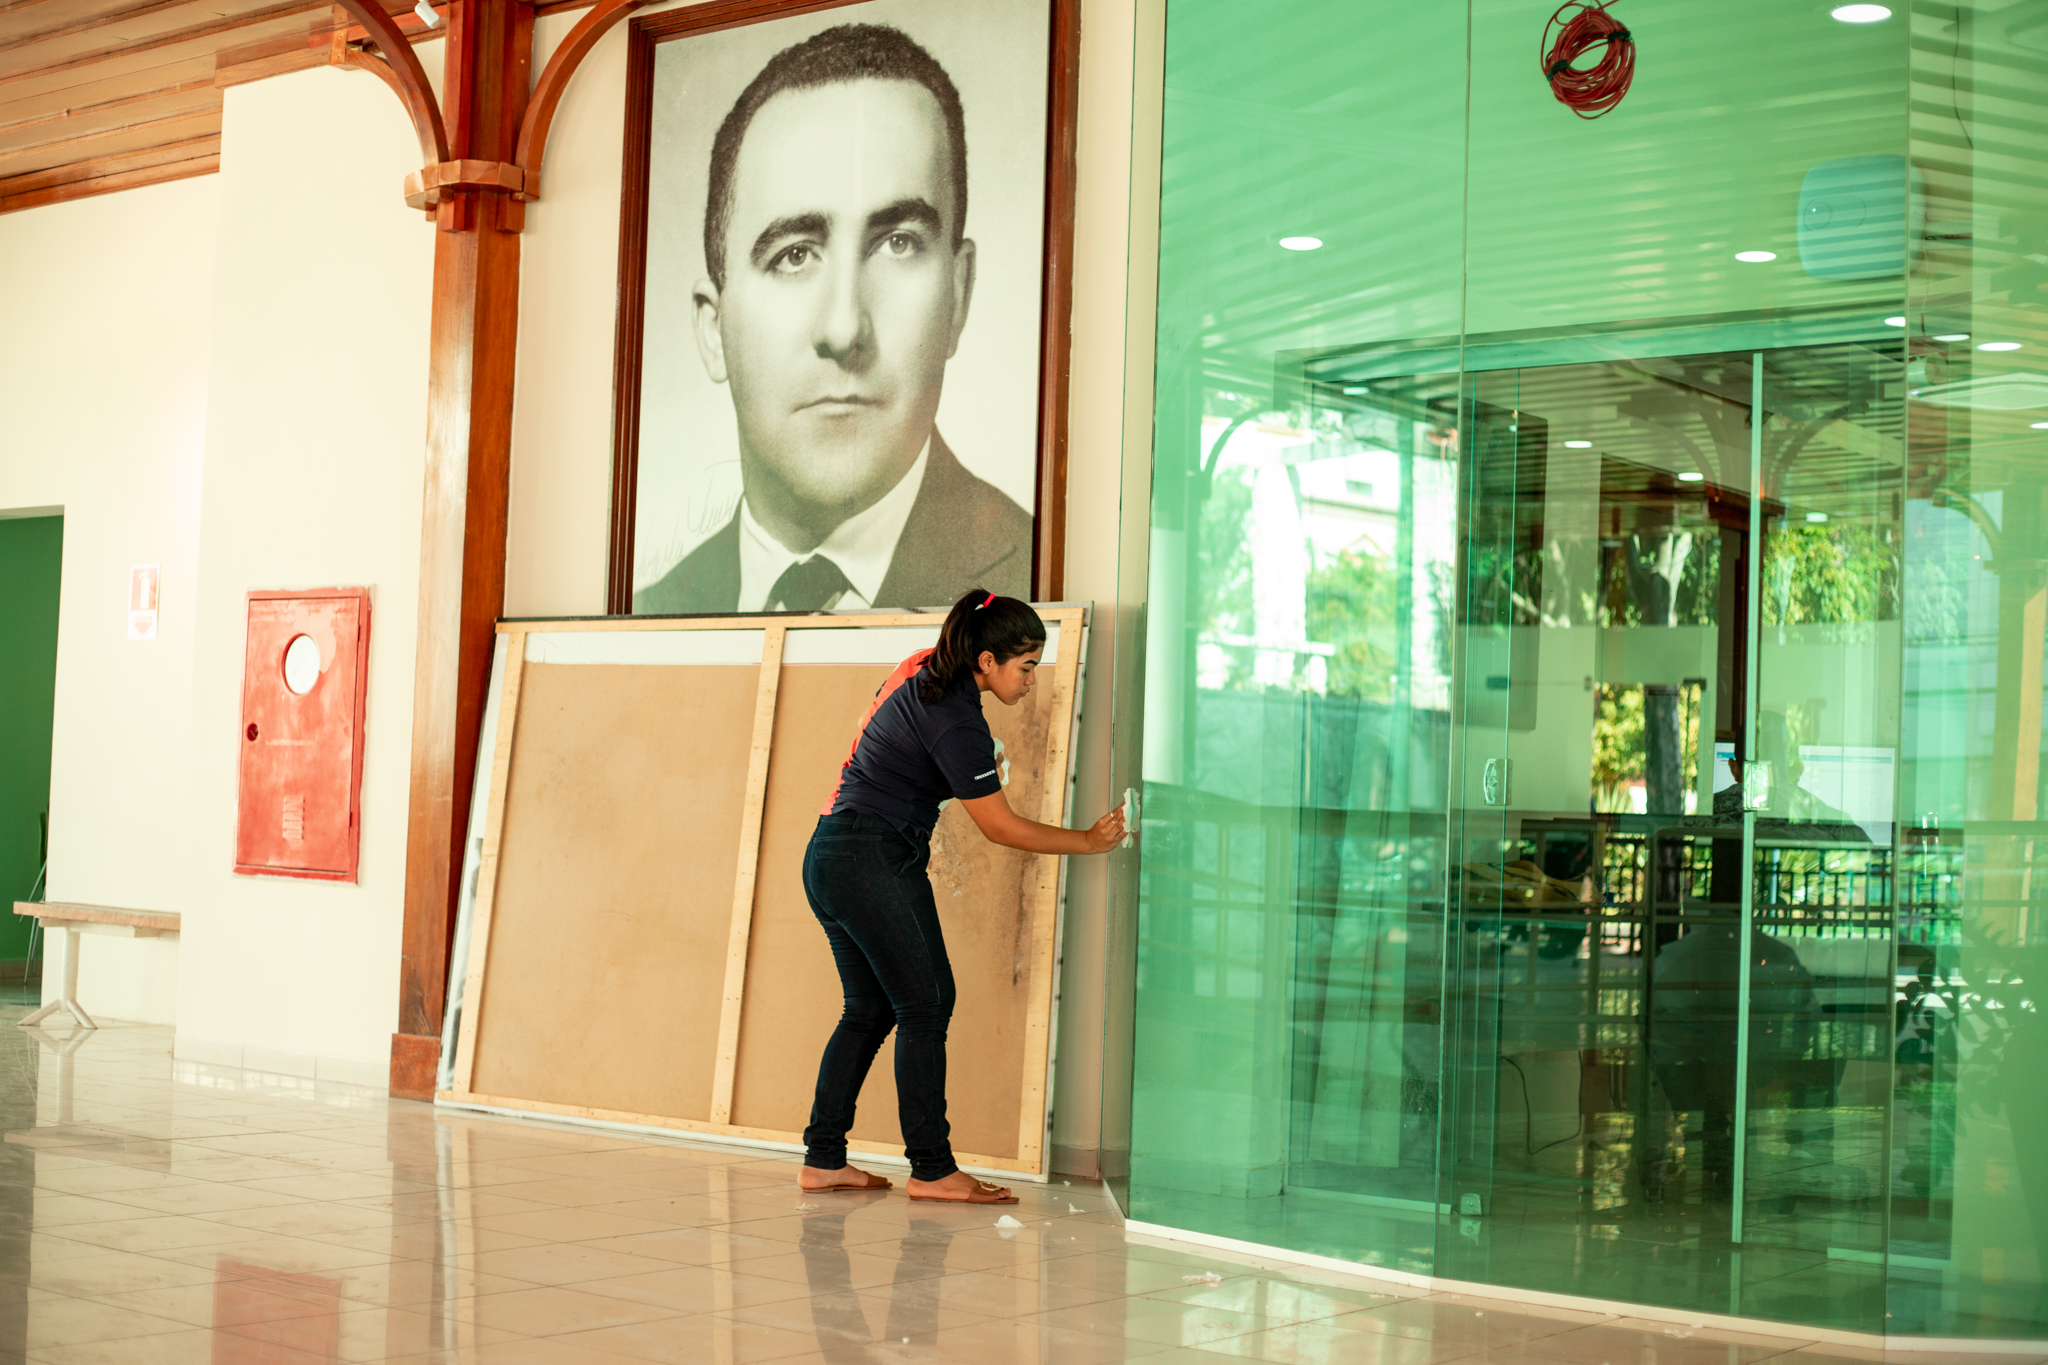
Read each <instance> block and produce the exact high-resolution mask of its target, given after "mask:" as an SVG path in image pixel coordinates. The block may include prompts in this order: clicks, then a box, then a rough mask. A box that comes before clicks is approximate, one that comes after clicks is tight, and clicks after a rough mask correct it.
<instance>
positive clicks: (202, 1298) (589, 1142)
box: [0, 1001, 2048, 1365]
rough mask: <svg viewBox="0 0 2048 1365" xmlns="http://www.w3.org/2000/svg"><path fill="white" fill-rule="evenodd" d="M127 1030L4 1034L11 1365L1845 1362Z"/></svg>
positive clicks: (1073, 1208) (1087, 1198) (1080, 1203)
mask: <svg viewBox="0 0 2048 1365" xmlns="http://www.w3.org/2000/svg"><path fill="white" fill-rule="evenodd" d="M28 1008H29V1003H28V1002H27V1001H21V1002H15V1003H11V1004H5V1005H0V1010H6V1011H12V1013H11V1014H9V1015H8V1016H7V1017H9V1018H19V1017H20V1016H21V1015H22V1014H25V1013H26V1012H27V1010H28ZM102 1023H103V1024H104V1025H105V1026H104V1027H102V1028H100V1029H99V1030H97V1031H94V1032H90V1033H87V1032H84V1031H79V1032H72V1031H70V1030H67V1029H65V1028H62V1027H59V1028H55V1029H51V1030H48V1031H43V1030H26V1029H20V1028H12V1027H9V1028H0V1133H4V1141H0V1188H4V1190H5V1196H4V1202H0V1365H4V1362H11V1361H33V1362H40V1363H41V1365H92V1363H94V1362H119V1363H120V1365H129V1363H130V1362H134V1363H135V1365H156V1363H157V1362H163V1363H165V1365H184V1363H185V1362H194V1363H195V1365H196V1363H199V1362H204V1363H205V1365H257V1362H261V1363H262V1365H329V1363H333V1362H348V1363H349V1365H354V1363H355V1362H375V1361H394V1362H408V1365H413V1363H417V1365H429V1363H430V1362H432V1363H438V1362H504V1365H512V1363H513V1362H518V1363H519V1365H554V1363H555V1362H560V1363H561V1365H570V1363H572V1362H573V1363H574V1365H607V1362H617V1361H643V1362H668V1363H673V1365H683V1363H684V1362H689V1365H700V1363H703V1365H751V1363H752V1362H768V1361H787V1362H791V1363H792V1365H802V1363H803V1362H819V1363H820V1365H854V1363H859V1365H866V1362H893V1361H932V1362H938V1361H953V1362H962V1363H963V1365H1007V1363H1008V1362H1036V1363H1037V1365H1092V1363H1093V1362H1110V1361H1121V1360H1148V1361H1152V1362H1154V1365H1201V1363H1202V1362H1211V1363H1212V1365H1220V1362H1222V1361H1225V1360H1247V1359H1249V1360H1265V1361H1299V1362H1328V1363H1331V1365H1334V1363H1335V1362H1347V1363H1348V1362H1353V1361H1360V1362H1376V1363H1379V1365H1395V1363H1396V1362H1400V1363H1401V1365H1437V1362H1448V1361H1454V1360H1456V1361H1464V1360H1485V1361H1487V1362H1489V1363H1490V1365H1509V1363H1510V1362H1514V1365H1524V1363H1525V1362H1535V1361H1538V1360H1547V1361H1552V1362H1563V1363H1568V1362H1573V1361H1588V1362H1591V1361H1599V1360H1616V1361H1619V1360H1621V1359H1623V1358H1626V1359H1628V1360H1630V1361H1632V1362H1640V1363H1641V1365H1676V1363H1677V1362H1686V1363H1687V1365H1689V1363H1690V1362H1693V1361H1706V1360H1708V1359H1710V1358H1711V1359H1712V1360H1715V1361H1723V1360H1726V1361H1735V1360H1740V1361H1743V1362H1745V1365H1747V1362H1753V1361H1760V1360H1767V1359H1778V1358H1780V1357H1782V1358H1783V1359H1784V1361H1785V1362H1797V1365H1820V1362H1821V1361H1822V1360H1824V1359H1826V1356H1825V1355H1823V1354H1816V1353H1815V1351H1816V1350H1817V1349H1818V1348H1812V1344H1811V1343H1809V1342H1805V1341H1801V1340H1789V1339H1780V1338H1773V1337H1769V1336H1763V1335H1757V1334H1752V1333H1744V1334H1736V1335H1735V1336H1732V1337H1730V1336H1727V1334H1718V1335H1717V1334H1716V1333H1715V1332H1714V1331H1713V1330H1712V1329H1710V1328H1709V1329H1694V1328H1691V1327H1689V1326H1688V1327H1685V1328H1683V1329H1676V1328H1671V1327H1670V1325H1669V1324H1657V1323H1634V1322H1630V1321H1628V1320H1625V1319H1617V1318H1614V1317H1612V1316H1610V1315H1604V1314H1599V1313H1590V1312H1565V1311H1561V1310H1550V1309H1543V1308H1536V1307H1530V1306H1527V1305H1517V1304H1509V1303H1486V1302H1484V1301H1480V1300H1474V1299H1471V1298H1469V1297H1467V1298H1464V1299H1459V1298H1457V1297H1456V1296H1453V1295H1425V1294H1421V1293H1419V1292H1417V1291H1415V1290H1413V1289H1408V1288H1403V1287H1401V1286H1398V1285H1394V1284H1392V1283H1389V1282H1387V1281H1385V1280H1372V1279H1366V1278H1362V1277H1356V1276H1349V1275H1339V1274H1324V1273H1320V1272H1315V1271H1307V1270H1298V1269H1297V1270H1287V1271H1280V1270H1273V1269H1259V1268H1257V1267H1256V1266H1255V1265H1253V1264H1252V1263H1250V1262H1248V1261H1247V1260H1245V1259H1244V1258H1242V1257H1232V1256H1227V1255H1224V1254H1221V1253H1212V1252H1207V1251H1202V1250H1199V1249H1196V1248H1192V1247H1188V1246H1186V1245H1175V1244H1168V1243H1161V1242H1152V1241H1147V1240H1146V1239H1144V1238H1142V1237H1139V1236H1136V1235H1133V1234H1127V1233H1126V1231H1125V1229H1124V1227H1123V1224H1122V1221H1121V1220H1120V1219H1119V1218H1118V1216H1117V1215H1116V1213H1115V1211H1114V1209H1113V1207H1112V1205H1111V1203H1110V1201H1109V1200H1108V1199H1107V1197H1106V1196H1105V1195H1104V1194H1103V1192H1102V1191H1101V1190H1100V1189H1099V1187H1096V1186H1094V1185H1092V1184H1088V1183H1085V1182H1072V1183H1067V1182H1063V1181H1059V1180H1055V1181H1053V1182H1052V1183H1051V1184H1049V1185H1043V1186H1040V1185H1031V1184H1020V1185H1019V1186H1018V1192H1019V1195H1020V1197H1021V1201H1022V1202H1020V1203H1019V1204H1018V1205H1017V1206H1016V1207H1014V1208H1011V1209H1008V1210H1002V1209H987V1208H948V1207H942V1206H932V1205H922V1204H919V1205H912V1204H911V1203H909V1202H908V1200H906V1199H905V1198H904V1197H903V1195H902V1193H901V1191H900V1190H895V1191H889V1192H885V1193H879V1194H859V1195H846V1194H842V1195H819V1194H806V1193H805V1192H803V1191H800V1190H799V1189H798V1188H797V1187H796V1183H795V1170H796V1161H795V1158H793V1157H785V1156H780V1155H768V1154H763V1153H760V1152H755V1151H744V1150H734V1149H725V1148H715V1147H709V1146H693V1145H690V1144H687V1143H684V1142H679V1141H663V1140H656V1139H647V1140H643V1139H639V1138H635V1137H633V1136H630V1135H625V1134H618V1133H605V1132H595V1131H589V1130H581V1129H576V1128H570V1127H565V1126H555V1125H549V1124H541V1123H526V1122H518V1121H512V1120H504V1119H497V1118H491V1117H483V1116H476V1115H464V1114H458V1113H450V1112H446V1111H441V1112H437V1111H436V1110H434V1109H433V1108H431V1107H429V1106H426V1105H419V1104H408V1103H403V1102H393V1101H390V1100H387V1099H386V1098H385V1097H384V1096H383V1095H381V1094H378V1093H375V1092H370V1091H363V1090H355V1089H349V1088H345V1087H338V1086H332V1085H322V1084H317V1083H315V1082H313V1081H309V1080H303V1079H298V1078H293V1077H286V1076H266V1075H260V1074H256V1073H250V1072H240V1071H227V1070H220V1069H215V1068H209V1067H204V1066H197V1065H193V1064H189V1063H177V1062H173V1061H172V1060H171V1057H170V1046H171V1036H170V1033H169V1030H166V1029H158V1028H145V1027H138V1026H132V1025H122V1024H119V1023H115V1022H112V1021H102ZM1005 1214H1007V1215H1009V1216H1011V1217H1013V1218H1014V1220H1015V1222H1016V1224H1017V1225H1016V1226H1001V1225H999V1224H998V1221H997V1220H998V1218H999V1217H1002V1216H1004V1215H1005ZM1680 1330H1682V1331H1683V1337H1682V1338H1681V1337H1680V1336H1677V1335H1673V1334H1672V1333H1673V1332H1676V1331H1680ZM1724 1337H1726V1338H1727V1339H1725V1340H1724V1339H1723V1338H1724ZM2043 1357H2044V1358H2048V1348H2044V1351H2043ZM1835 1358H1837V1359H1840V1358H1841V1357H1840V1356H1839V1355H1838V1356H1836V1357H1835ZM2003 1359H2005V1360H2006V1361H2008V1362H2013V1361H2022V1360H2026V1359H2028V1357H2026V1356H2010V1355H2009V1356H2005V1357H2003Z"/></svg>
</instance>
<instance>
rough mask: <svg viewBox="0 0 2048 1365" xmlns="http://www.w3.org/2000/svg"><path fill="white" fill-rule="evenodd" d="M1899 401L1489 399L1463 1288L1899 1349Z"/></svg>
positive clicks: (1463, 1057)
mask: <svg viewBox="0 0 2048 1365" xmlns="http://www.w3.org/2000/svg"><path fill="white" fill-rule="evenodd" d="M1904 369H1905V366H1904V356H1903V354H1902V348H1901V347H1900V346H1899V345H1898V344H1896V343H1885V342H1870V343H1855V344H1840V345H1829V346H1816V347H1807V348H1792V349H1781V350H1759V351H1743V352H1732V353H1723V354H1707V355H1693V356H1677V357H1656V358H1646V359H1627V360H1612V361H1600V362H1595V363H1587V364H1575V365H1558V366H1549V367H1543V368H1533V369H1502V370H1494V371H1485V372H1478V373H1470V374H1468V375H1467V377H1466V382H1465V385H1464V397H1463V408H1464V411H1463V414H1462V417H1463V420H1462V422H1461V428H1462V431H1463V433H1464V439H1465V441H1466V455H1467V459H1466V465H1465V469H1466V487H1465V490H1464V501H1465V507H1466V517H1465V519H1464V520H1465V523H1466V535H1465V537H1464V546H1463V552H1462V553H1463V558H1462V562H1461V564H1460V597H1459V601H1458V603H1457V607H1456V611H1457V620H1458V632H1459V637H1460V646H1461V647H1460V649H1459V651H1458V660H1459V663H1458V669H1459V676H1458V677H1457V679H1456V680H1455V683H1454V687H1455V694H1456V698H1457V700H1456V702H1455V703H1454V705H1455V706H1456V708H1457V710H1458V718H1457V719H1458V723H1457V724H1456V726H1455V731H1456V735H1457V749H1458V752H1457V756H1456V759H1455V763H1454V775H1453V783H1454V790H1455V792H1456V798H1455V800H1454V811H1453V815H1452V821H1451V823H1452V834H1451V838H1452V849H1451V854H1450V856H1451V859H1452V862H1453V865H1454V870H1453V874H1452V877H1451V887H1452V895H1451V900H1452V905H1451V907H1450V911H1451V913H1450V914H1449V915H1447V917H1446V938H1447V941H1446V947H1445V959H1446V981H1445V984H1446V991H1447V1026H1448V1029H1449V1032H1448V1034H1447V1037H1446V1052H1447V1065H1446V1071H1445V1078H1446V1088H1447V1090H1448V1091H1449V1094H1448V1095H1447V1112H1446V1116H1445V1130H1446V1131H1445V1138H1444V1148H1443V1151H1442V1166H1441V1176H1442V1184H1441V1186H1440V1189H1441V1197H1442V1199H1443V1200H1444V1203H1445V1206H1446V1208H1447V1210H1448V1211H1449V1213H1450V1216H1451V1217H1452V1218H1453V1219H1454V1220H1455V1223H1456V1226H1455V1229H1454V1232H1455V1235H1451V1236H1447V1237H1445V1238H1444V1239H1443V1240H1442V1242H1441V1243H1440V1245H1439V1266H1440V1269H1439V1272H1438V1273H1440V1274H1443V1275H1446V1276H1449V1277H1452V1278H1457V1279H1467V1280H1484V1281H1491V1282H1495V1283H1501V1284H1515V1285H1521V1286H1525V1287H1529V1288H1535V1289H1546V1290H1552V1291H1554V1292H1568V1293H1574V1294H1581V1295H1595V1296H1599V1297H1606V1298H1613V1299H1622V1300H1630V1301H1634V1302H1644V1303H1657V1304H1664V1305H1668V1306H1672V1307H1683V1308H1689V1309H1696V1310H1699V1311H1702V1312H1715V1313H1727V1314H1738V1315H1744V1316H1752V1317H1766V1318H1777V1319H1782V1320H1787V1321H1802V1322H1812V1323H1821V1324H1825V1325H1829V1326H1839V1327H1843V1328H1850V1329H1857V1330H1865V1331H1870V1330H1882V1327H1883V1323H1884V1318H1885V1284H1884V1276H1883V1265H1884V1261H1885V1257H1886V1253H1887V1248H1888V1245H1889V1241H1888V1238H1889V1218H1890V1209H1889V1204H1888V1195H1889V1191H1888V1179H1889V1172H1890V1170H1891V1167H1892V1158H1891V1152H1892V1150H1893V1147H1894V1145H1895V1144H1896V1143H1898V1142H1900V1141H1903V1140H1905V1134H1906V1132H1907V1130H1909V1129H1911V1128H1912V1127H1913V1126H1914V1125H1915V1124H1916V1123H1919V1124H1921V1125H1923V1126H1925V1125H1926V1124H1929V1123H1932V1122H1934V1118H1933V1116H1932V1115H1928V1114H1919V1115H1916V1114H1915V1113H1913V1112H1911V1111H1910V1109H1908V1110H1904V1111H1900V1112H1894V1106H1893V1097H1892V1081H1893V1077H1892V1064H1893V1052H1894V1033H1895V1021H1894V998H1895V993H1896V992H1895V975H1896V972H1897V971H1898V970H1902V968H1900V967H1899V966H1898V964H1899V963H1900V962H1901V960H1902V957H1904V958H1910V957H1912V956H1913V954H1914V953H1915V952H1916V951H1920V950H1921V949H1920V947H1919V945H1917V944H1909V945H1905V946H1903V947H1902V945H1901V944H1900V942H1899V940H1900V928H1899V927H1900V924H1901V921H1902V915H1903V916H1904V918H1906V919H1907V920H1910V922H1911V923H1912V924H1913V926H1914V930H1913V932H1914V935H1915V936H1916V938H1923V939H1924V938H1930V937H1932V938H1938V937H1939V936H1940V935H1941V934H1942V932H1944V928H1943V926H1942V925H1941V924H1937V923H1934V922H1932V921H1931V920H1930V918H1929V913H1928V912H1929V910H1938V907H1919V908H1915V907H1902V906H1901V905H1900V904H1899V901H1898V897H1897V894H1896V891H1895V888H1896V886H1897V884H1898V881H1899V867H1898V865H1897V860H1898V856H1899V841H1898V840H1897V839H1896V838H1895V825H1894V807H1895V804H1896V789H1897V785H1898V771H1897V770H1898V759H1899V752H1900V750H1899V745H1900V733H1899V725H1900V714H1901V706H1900V696H1901V694H1900V686H1901V647H1902V635H1901V628H1902V627H1901V620H1902V613H1901V609H1900V603H1901V564H1902V540H1903V534H1904V525H1903V518H1904V507H1905V499H1904V488H1905V479H1906V457H1905V447H1906V440H1905V431H1904V425H1905V419H1904V411H1905V396H1906V395H1905V385H1904V382H1903V381H1904ZM1907 911H1912V913H1910V914H1908V913H1906V912H1907ZM1935 918H1936V919H1938V918H1939V914H1938V913H1937V914H1935Z"/></svg>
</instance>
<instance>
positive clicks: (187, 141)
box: [0, 133, 220, 199]
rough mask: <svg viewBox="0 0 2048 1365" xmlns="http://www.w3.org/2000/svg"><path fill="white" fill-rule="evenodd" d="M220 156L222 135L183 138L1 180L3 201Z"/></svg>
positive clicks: (0, 196)
mask: <svg viewBox="0 0 2048 1365" xmlns="http://www.w3.org/2000/svg"><path fill="white" fill-rule="evenodd" d="M219 153H220V134H219V133H213V134H209V135H208V136H205V137H193V138H183V139H180V140H179V141H176V142H166V143H163V144H162V145H160V146H156V147H145V148H143V149H142V150H140V151H133V152H122V153H119V154H118V155H114V156H97V157H92V158H89V159H87V160H84V161H73V162H69V163H67V164H65V165H62V166H55V167H51V168H49V169H46V170H40V171H27V172H24V173H22V174H20V175H10V176H7V177H5V178H0V199H5V198H11V197H13V196H15V195H19V194H24V193H28V192H30V191H34V190H45V189H54V188H56V187H58V186H60V185H69V184H75V183H76V182H78V181H80V180H93V179H98V178H102V177H105V176H110V175H116V174H121V173H125V172H127V171H135V170H148V169H150V168H151V167H154V166H161V165H164V164H167V163H169V162H173V161H189V160H191V159H193V158H195V157H204V156H217V155H218V154H219Z"/></svg>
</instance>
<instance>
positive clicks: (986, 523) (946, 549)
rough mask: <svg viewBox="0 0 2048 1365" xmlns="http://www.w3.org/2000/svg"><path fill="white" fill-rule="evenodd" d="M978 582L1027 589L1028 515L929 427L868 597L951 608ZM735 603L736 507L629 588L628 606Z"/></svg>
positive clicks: (663, 610) (712, 608)
mask: <svg viewBox="0 0 2048 1365" xmlns="http://www.w3.org/2000/svg"><path fill="white" fill-rule="evenodd" d="M976 586H979V587H983V588H986V589H988V590H989V591H990V592H995V593H1001V594H1002V595H1003V596H1005V597H1029V596H1030V595H1031V514H1030V513H1028V512H1026V511H1025V510H1024V509H1023V508H1021V507H1019V506H1018V505H1017V504H1016V503H1014V502H1011V501H1010V500H1009V499H1008V498H1007V497H1004V496H1003V494H1002V492H1001V491H1000V490H999V489H997V488H996V486H995V485H994V484H992V483H989V482H987V481H986V480H983V479H978V478H976V477H975V476H974V475H972V474H970V473H968V472H967V469H966V467H965V466H963V465H962V464H961V463H960V461H959V460H957V459H955V458H954V456H953V452H952V451H951V450H949V449H948V448H947V446H946V443H945V442H944V441H943V440H941V439H940V438H939V433H938V432H936V431H934V432H933V433H932V446H931V454H930V456H929V457H928V458H927V459H926V461H925V467H924V482H923V483H922V484H920V485H919V486H918V490H917V500H916V501H915V502H913V503H911V505H910V517H909V519H908V520H907V521H905V522H904V523H903V536H902V538H901V539H900V540H898V541H897V542H896V555H895V558H893V559H892V560H890V561H889V572H888V574H887V575H886V576H885V577H884V578H883V579H882V588H881V591H880V593H879V594H878V595H877V597H876V599H875V602H874V605H875V606H878V607H936V606H951V605H952V604H953V602H954V601H955V600H957V599H958V598H959V596H960V594H962V593H964V592H966V591H967V590H968V589H969V588H972V587H976ZM739 603H740V514H739V509H738V508H734V509H733V514H732V520H731V521H728V522H727V523H726V524H725V525H724V526H722V527H720V528H719V530H718V531H717V532H715V533H714V534H713V535H712V537H711V538H710V539H709V540H707V541H705V542H704V543H703V544H701V545H699V546H698V547H697V548H696V549H694V550H692V551H690V553H689V554H687V555H685V556H683V559H682V562H681V563H679V564H677V565H676V566H675V567H674V568H673V569H670V570H669V571H668V572H667V573H665V574H663V575H662V576H661V577H660V578H658V579H656V580H655V581H654V582H652V583H650V584H648V585H647V586H646V587H644V588H642V589H640V591H638V592H636V593H634V594H633V610H634V611H635V612H639V613H642V614H652V615H664V614H668V613H682V612H710V613H726V612H733V611H738V610H739Z"/></svg>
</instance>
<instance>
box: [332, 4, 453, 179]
mask: <svg viewBox="0 0 2048 1365" xmlns="http://www.w3.org/2000/svg"><path fill="white" fill-rule="evenodd" d="M338 3H339V4H340V6H341V8H343V9H345V10H347V11H348V14H349V17H350V18H351V19H354V20H355V21H356V22H357V23H359V24H361V25H362V26H363V31H364V32H365V33H366V34H367V35H368V40H369V41H370V42H371V43H374V44H375V45H376V48H377V51H378V53H379V54H380V55H381V56H382V57H383V59H384V64H385V66H386V68H387V69H388V70H389V71H390V73H391V74H390V75H389V76H388V77H385V81H386V83H387V84H388V85H390V86H391V88H392V89H393V90H395V91H396V92H397V93H398V98H399V100H400V101H401V102H402V103H403V104H404V105H405V112H406V115H407V117H409V118H411V119H412V130H413V133H414V135H415V136H417V137H418V138H419V140H420V160H421V162H422V163H424V164H425V165H428V166H433V165H437V164H439V163H440V162H443V161H446V160H447V159H448V129H447V126H446V125H445V124H443V123H442V122H441V106H440V104H439V103H438V102H437V101H436V100H435V99H434V87H433V86H432V85H430V84H428V82H427V72H426V68H424V67H422V66H421V65H420V59H419V54H417V53H415V52H414V51H413V50H412V43H411V41H410V40H409V39H407V38H406V36H405V32H404V30H402V29H400V28H399V26H398V24H397V23H396V21H394V20H393V19H392V17H391V16H390V15H388V14H386V13H385V12H384V6H382V5H381V4H378V3H377V0H338ZM348 65H350V66H362V65H365V63H362V62H349V63H348ZM372 69H374V68H372ZM377 74H378V75H380V76H383V75H384V73H383V72H381V71H379V72H378V73H377Z"/></svg>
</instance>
